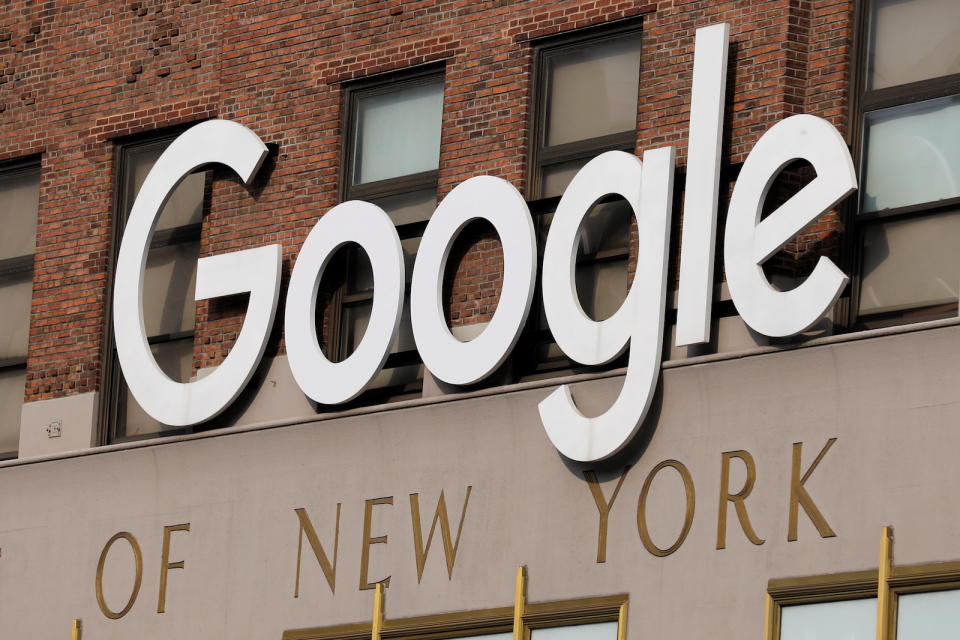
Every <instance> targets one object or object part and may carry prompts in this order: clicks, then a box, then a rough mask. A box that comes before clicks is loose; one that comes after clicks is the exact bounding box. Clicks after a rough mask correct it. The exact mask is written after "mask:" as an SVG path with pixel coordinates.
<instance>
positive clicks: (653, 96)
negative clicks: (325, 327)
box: [0, 0, 853, 400]
mask: <svg viewBox="0 0 960 640" xmlns="http://www.w3.org/2000/svg"><path fill="white" fill-rule="evenodd" d="M852 4H853V0H816V1H814V0H762V1H758V0H727V1H718V0H660V1H659V2H652V1H639V2H638V1H634V2H625V1H622V0H563V1H556V2H551V3H540V2H532V1H519V0H514V1H508V0H486V1H481V0H448V1H442V2H434V1H412V0H409V1H402V0H388V1H383V0H376V1H374V0H354V1H349V2H348V1H339V0H330V1H327V2H319V3H303V2H301V1H299V0H296V1H274V2H243V1H239V0H220V1H216V0H191V1H185V0H164V1H159V0H140V1H133V2H131V1H127V2H26V1H24V0H12V1H8V2H6V3H4V5H3V8H2V13H0V136H2V140H3V147H2V149H0V160H4V159H13V158H19V157H23V156H25V155H29V154H35V153H42V154H43V156H42V157H43V164H42V185H41V211H40V221H39V225H38V233H37V269H36V275H35V284H34V302H33V313H32V320H31V342H30V351H29V363H28V384H27V400H37V399H41V398H50V397H57V396H62V395H67V394H72V393H79V392H85V391H93V390H96V389H99V386H100V384H101V364H102V363H101V352H102V350H103V333H104V332H103V328H104V323H105V319H104V315H105V309H106V304H107V299H108V296H107V291H106V289H107V283H108V280H109V278H108V274H109V269H110V266H109V254H110V247H111V242H112V238H111V228H112V227H111V224H112V223H111V218H112V212H111V209H112V197H113V196H112V189H113V182H112V181H113V177H114V166H113V153H114V148H115V139H116V138H118V137H122V136H129V135H133V134H138V133H142V132H148V131H152V130H155V129H158V128H163V127H169V126H172V125H176V124H182V123H189V122H193V121H197V120H201V119H205V118H210V117H221V118H230V119H233V120H237V121H239V122H241V123H243V124H245V125H247V126H249V127H251V128H252V129H253V130H254V131H255V132H256V133H257V134H258V135H259V136H260V137H261V138H262V139H263V140H264V141H265V142H268V143H274V144H276V145H278V146H279V153H278V154H277V156H276V157H275V158H273V159H272V160H271V162H270V163H268V165H267V166H266V167H265V168H264V170H263V171H262V172H261V174H260V176H259V178H258V179H257V182H256V184H255V186H254V187H253V189H252V190H251V191H249V192H248V190H246V189H244V188H242V187H240V186H239V185H238V184H236V181H235V180H232V179H230V178H229V176H226V175H222V176H219V177H222V178H224V179H218V180H217V181H216V183H215V185H214V188H213V196H212V207H211V212H210V215H209V218H208V220H207V221H206V222H205V226H204V232H203V239H202V252H203V253H204V254H205V255H210V254H214V253H219V252H223V251H230V250H236V249H240V248H245V247H250V246H256V245H263V244H268V243H276V242H280V243H282V244H283V247H284V260H285V273H289V268H290V263H291V261H292V260H293V258H294V256H295V255H296V252H297V251H298V249H299V246H300V244H301V242H302V241H303V239H304V238H305V236H306V234H307V232H308V231H309V229H310V227H311V226H312V224H313V223H314V222H315V220H316V219H317V217H318V216H320V215H322V213H323V212H324V211H325V210H327V209H328V208H330V207H331V206H333V205H334V204H335V203H336V202H337V198H338V187H337V179H338V175H339V171H340V167H339V162H340V153H341V140H340V135H339V134H340V123H341V106H342V83H343V82H347V81H350V80H353V79H357V78H362V77H366V76H368V75H371V74H376V73H382V72H386V71H391V70H399V69H404V68H407V67H410V66H415V65H419V64H423V63H428V62H438V61H445V65H446V66H445V69H446V76H445V78H446V87H445V96H444V100H445V105H444V120H443V133H442V146H441V162H440V195H441V196H442V195H443V194H444V193H446V192H447V191H449V189H450V188H452V187H453V186H454V185H456V184H457V183H459V182H461V181H463V180H465V179H466V178H468V177H470V176H473V175H477V174H481V173H490V174H494V175H498V176H500V177H503V178H505V179H507V180H509V181H511V182H512V183H513V184H514V185H515V186H516V187H517V188H518V189H520V190H521V191H523V190H524V188H525V165H526V153H527V139H526V138H527V131H528V125H529V105H530V96H531V90H532V88H531V86H530V71H531V63H532V58H531V45H530V39H532V38H539V37H542V36H546V35H551V34H555V33H561V32H564V31H568V30H571V29H576V28H581V27H585V26H589V25H594V24H601V23H605V22H609V21H613V20H617V19H622V18H626V17H631V16H639V15H643V16H644V18H643V20H644V44H643V70H642V77H641V95H640V104H639V109H638V123H639V125H638V135H637V148H638V150H642V149H645V148H652V147H655V146H662V145H667V144H672V145H676V146H677V148H678V159H679V162H680V164H681V169H682V164H683V162H684V161H685V147H686V135H687V134H686V130H687V115H688V110H689V105H688V100H689V91H690V78H691V65H692V59H693V34H694V30H695V29H696V28H698V27H701V26H706V25H709V24H713V23H716V22H721V21H728V22H730V24H731V40H732V42H733V49H732V52H731V58H730V60H731V65H730V72H729V80H728V82H729V84H730V90H729V91H728V95H729V100H728V104H727V118H726V119H727V123H728V127H727V134H726V138H725V145H724V161H725V162H726V163H739V162H742V161H743V159H744V157H745V156H746V154H747V153H748V152H749V150H750V149H751V148H752V146H753V144H754V143H755V142H756V140H757V139H758V138H759V136H760V135H761V134H762V133H763V132H764V131H765V130H766V129H767V128H768V127H770V126H771V125H772V124H773V123H775V122H776V121H778V120H780V119H782V118H783V117H785V116H788V115H791V114H794V113H800V112H807V113H813V114H815V115H821V116H824V117H826V118H828V119H830V120H831V121H832V122H833V123H834V124H836V125H837V126H838V127H840V128H841V129H842V130H844V131H845V130H846V127H847V117H846V108H847V107H846V100H847V93H846V86H847V71H848V67H849V57H850V40H851V29H852V28H851V14H852ZM678 217H679V214H678ZM822 223H823V224H821V225H818V226H814V227H812V229H811V230H810V231H809V232H808V233H805V234H804V235H803V236H801V237H800V238H798V239H797V240H796V241H795V242H794V243H792V244H791V246H790V247H788V251H793V252H794V253H796V254H800V253H803V252H805V251H809V250H810V247H811V246H813V247H814V251H833V250H834V249H831V248H829V247H828V248H826V249H824V248H823V246H824V245H823V242H822V240H823V239H824V238H825V237H827V236H829V235H830V234H831V233H833V234H834V237H835V235H836V234H835V232H836V229H837V226H838V224H839V223H838V219H837V218H836V216H833V217H829V216H828V217H826V218H825V219H824V220H823V221H822ZM674 249H675V251H674V253H675V255H676V247H675V248H674ZM462 253H463V256H464V257H463V259H462V260H461V261H460V262H458V263H457V266H456V267H453V268H452V270H453V271H455V272H456V274H457V276H456V278H457V280H456V281H455V282H454V283H453V286H452V287H451V291H452V295H453V302H452V303H451V309H450V315H451V318H452V321H453V322H455V323H470V322H475V321H480V320H486V319H489V316H490V314H491V313H492V311H493V310H494V309H495V304H496V295H497V281H498V277H499V275H498V274H499V273H500V271H499V269H500V268H501V266H500V256H499V248H498V242H497V240H496V238H495V236H493V235H491V234H489V233H488V234H485V235H482V236H481V237H479V238H478V239H477V242H476V243H475V246H473V247H472V248H471V247H465V248H464V250H463V252H462ZM282 305H283V299H282V298H281V307H280V312H279V313H278V323H282V308H283V307H282ZM242 310H243V305H242V303H241V304H238V303H237V302H236V301H233V302H231V301H227V302H217V303H203V304H201V305H200V306H199V309H198V325H197V343H198V347H199V348H198V351H197V358H196V362H195V364H196V365H197V366H198V367H199V366H211V365H214V364H216V363H218V362H220V361H221V360H222V359H223V357H224V356H225V354H226V352H227V351H228V349H229V346H230V344H231V343H232V341H233V340H234V339H235V337H236V333H237V331H238V329H239V323H240V319H241V318H242ZM278 326H282V325H278ZM280 333H281V332H280V331H279V329H278V330H275V331H274V339H273V340H272V343H271V344H272V346H271V350H272V351H274V352H276V351H278V350H281V349H282V342H281V338H280Z"/></svg>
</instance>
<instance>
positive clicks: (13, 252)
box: [0, 163, 40, 459]
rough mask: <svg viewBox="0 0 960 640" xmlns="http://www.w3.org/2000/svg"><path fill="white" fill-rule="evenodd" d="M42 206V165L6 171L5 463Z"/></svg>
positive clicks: (16, 430) (0, 436)
mask: <svg viewBox="0 0 960 640" xmlns="http://www.w3.org/2000/svg"><path fill="white" fill-rule="evenodd" d="M39 204H40V166H39V164H36V163H20V164H16V165H8V167H7V168H6V169H0V221H2V223H3V233H2V234H0V299H2V300H3V302H4V304H3V311H2V312H0V459H2V458H11V457H16V455H17V447H18V446H19V440H20V409H21V406H22V405H23V395H24V386H25V384H26V379H27V341H28V336H29V332H30V304H31V300H32V297H33V254H34V251H35V247H36V236H37V212H38V209H39Z"/></svg>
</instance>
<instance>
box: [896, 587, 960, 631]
mask: <svg viewBox="0 0 960 640" xmlns="http://www.w3.org/2000/svg"><path fill="white" fill-rule="evenodd" d="M957 637H960V590H956V589H954V590H950V591H933V592H930V593H908V594H904V595H901V596H900V597H899V604H898V606H897V640H946V639H948V638H957Z"/></svg>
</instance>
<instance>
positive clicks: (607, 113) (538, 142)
mask: <svg viewBox="0 0 960 640" xmlns="http://www.w3.org/2000/svg"><path fill="white" fill-rule="evenodd" d="M534 66H535V73H534V78H536V80H537V85H536V87H535V91H534V108H533V119H532V122H531V140H532V144H531V145H530V165H529V166H530V169H531V172H530V176H529V179H528V182H527V184H528V188H527V191H528V196H529V198H530V200H532V201H534V202H532V203H531V206H530V210H531V213H532V214H533V216H534V220H535V224H536V226H537V233H538V244H539V246H540V251H541V255H542V250H543V245H544V243H545V241H546V235H547V232H548V229H549V226H550V221H551V219H552V217H553V211H554V209H555V208H556V202H557V200H556V198H557V197H559V196H561V195H562V194H563V192H564V191H565V190H566V188H567V186H568V185H569V184H570V181H571V180H572V179H573V177H574V176H575V175H576V174H577V172H578V171H580V169H581V168H582V167H583V166H584V165H585V164H586V163H587V162H589V161H590V160H591V159H593V158H594V157H596V156H598V155H600V154H601V153H603V152H605V151H613V150H620V151H627V152H630V153H633V152H634V150H635V148H636V129H637V112H638V104H637V101H638V97H639V92H640V28H639V25H637V24H635V23H633V24H629V23H628V24H619V25H617V26H615V27H613V28H609V27H607V28H604V29H603V30H600V31H597V30H588V31H583V32H578V33H574V34H572V35H564V36H561V37H558V38H551V39H549V40H545V41H543V42H542V43H540V44H537V45H536V46H535V48H534ZM635 228H636V227H635V222H634V219H633V211H632V210H631V209H630V207H629V205H627V203H626V201H625V200H623V199H622V198H619V197H616V198H612V197H611V198H610V199H609V200H604V201H602V202H599V203H596V204H594V206H593V208H592V209H591V211H590V212H589V213H588V215H587V216H586V217H585V218H584V222H583V224H582V226H581V228H580V246H579V249H578V250H577V267H576V273H575V279H576V287H577V296H578V299H579V301H580V306H581V308H582V309H583V311H584V313H586V314H587V315H588V316H590V317H591V318H594V319H596V320H604V319H606V318H609V317H610V316H611V315H613V314H614V313H615V312H616V311H617V309H619V308H620V305H621V304H623V301H624V299H625V298H626V295H627V290H628V288H629V286H630V280H631V277H630V273H629V262H630V251H631V244H632V243H631V234H632V233H633V229H635ZM535 304H536V305H537V306H538V307H540V308H538V309H534V311H533V313H532V314H531V317H532V318H535V319H536V326H535V328H533V329H532V330H531V331H529V332H528V338H527V340H526V341H525V344H523V345H521V346H520V347H518V348H519V349H520V350H523V349H527V351H528V352H527V353H526V354H524V355H522V356H520V357H518V361H519V362H526V363H529V364H528V365H525V366H527V367H528V369H527V370H523V371H521V374H522V375H524V376H532V377H536V376H538V375H541V374H542V373H543V372H547V371H555V370H569V369H570V368H571V367H572V366H574V363H572V362H570V361H569V360H567V359H566V358H565V357H564V356H563V353H562V352H561V351H560V349H559V348H558V347H557V345H556V344H555V343H554V342H553V337H552V336H551V334H550V330H549V327H548V326H547V323H546V317H545V316H544V314H543V309H542V305H540V304H539V301H538V302H537V303H535Z"/></svg>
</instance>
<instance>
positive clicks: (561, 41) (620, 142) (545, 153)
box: [526, 19, 643, 201]
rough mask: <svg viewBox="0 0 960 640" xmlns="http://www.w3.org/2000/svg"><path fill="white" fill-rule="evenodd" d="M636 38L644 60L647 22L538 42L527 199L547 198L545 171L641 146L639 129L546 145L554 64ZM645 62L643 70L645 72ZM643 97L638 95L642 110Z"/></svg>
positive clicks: (611, 25)
mask: <svg viewBox="0 0 960 640" xmlns="http://www.w3.org/2000/svg"><path fill="white" fill-rule="evenodd" d="M631 37H636V38H638V39H639V40H640V51H641V54H640V55H641V61H642V56H643V21H642V20H637V19H630V20H621V21H619V22H614V23H609V24H604V25H600V26H597V27H590V28H587V29H578V30H577V31H574V32H570V33H563V34H560V35H555V36H549V37H546V38H542V39H540V40H536V41H534V42H533V43H532V46H533V74H532V76H531V86H532V88H533V90H532V97H533V105H532V108H531V110H530V114H531V116H530V122H529V123H528V127H529V128H528V139H529V145H528V149H529V152H528V154H527V194H526V195H527V199H528V200H530V201H538V200H542V199H544V196H543V169H544V168H545V167H549V166H552V165H555V164H559V163H562V162H569V161H571V160H582V159H590V158H593V157H594V156H597V155H599V154H601V153H603V152H604V151H628V152H630V153H634V152H635V151H636V146H637V128H636V127H634V128H633V129H631V130H628V131H620V132H617V133H612V134H608V135H603V136H597V137H594V138H587V139H584V140H576V141H573V142H567V143H563V144H557V145H552V146H551V145H547V144H546V133H547V122H548V121H549V118H550V104H549V103H550V100H549V96H550V86H549V78H550V74H549V70H548V65H549V63H550V61H551V60H552V59H553V58H555V57H557V56H560V55H563V54H564V53H568V52H570V51H572V50H576V49H580V48H589V47H591V46H593V45H597V44H600V43H602V42H606V41H610V40H619V39H626V38H631ZM642 69H643V67H642V62H641V71H642ZM639 104H640V96H639V94H638V95H637V106H638V108H639Z"/></svg>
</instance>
